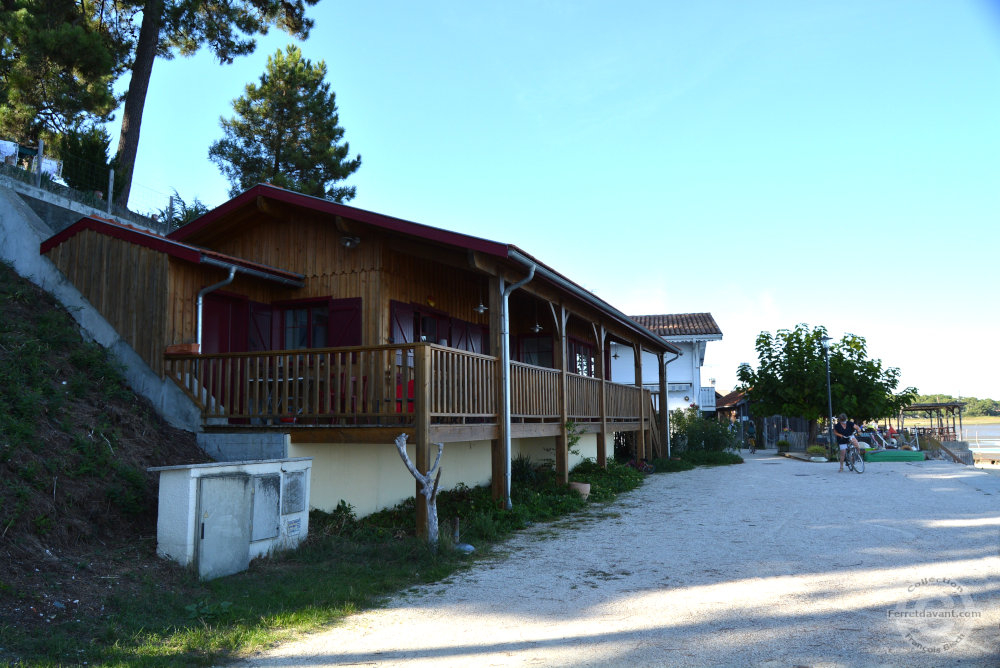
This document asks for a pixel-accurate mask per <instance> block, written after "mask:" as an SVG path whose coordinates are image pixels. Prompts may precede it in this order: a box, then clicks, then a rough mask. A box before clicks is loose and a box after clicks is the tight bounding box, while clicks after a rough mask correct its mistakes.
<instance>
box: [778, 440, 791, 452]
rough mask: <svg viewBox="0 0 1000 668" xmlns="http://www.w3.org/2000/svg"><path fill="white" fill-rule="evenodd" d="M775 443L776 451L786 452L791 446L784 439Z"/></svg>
mask: <svg viewBox="0 0 1000 668" xmlns="http://www.w3.org/2000/svg"><path fill="white" fill-rule="evenodd" d="M777 445H778V452H788V450H789V448H791V447H792V444H791V443H789V442H788V441H786V440H784V439H781V440H780V441H778V444H777Z"/></svg>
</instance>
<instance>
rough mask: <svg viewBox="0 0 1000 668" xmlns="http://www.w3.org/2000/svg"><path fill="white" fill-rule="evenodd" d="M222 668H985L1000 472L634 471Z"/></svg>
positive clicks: (997, 652) (891, 466)
mask: <svg viewBox="0 0 1000 668" xmlns="http://www.w3.org/2000/svg"><path fill="white" fill-rule="evenodd" d="M240 665H242V666H247V667H251V666H252V667H255V668H256V667H264V666H275V667H279V666H345V665H346V666H359V665H361V666H368V665H378V666H406V667H408V668H409V667H413V668H416V667H423V666H434V667H435V668H441V667H443V666H463V667H465V666H528V665H530V666H747V665H753V666H811V667H815V668H819V667H824V666H852V667H853V666H917V667H920V666H928V667H930V666H935V667H936V666H949V665H962V666H990V667H996V666H1000V475H998V474H996V473H989V472H985V471H982V470H977V469H973V468H971V467H964V466H960V465H957V464H950V463H946V462H939V461H928V462H900V463H871V464H869V465H868V468H867V470H866V471H865V473H864V474H862V475H857V474H854V473H849V472H846V473H838V472H837V464H836V463H832V464H827V463H822V464H821V463H810V462H802V461H797V460H793V459H788V458H785V457H778V456H775V455H774V453H773V452H763V453H761V452H758V453H757V454H756V455H754V456H749V457H747V461H746V463H745V464H743V465H740V466H727V467H721V468H699V469H696V470H694V471H689V472H685V473H674V474H662V475H652V476H649V477H648V478H647V480H646V481H645V484H644V485H643V486H642V487H641V488H640V489H638V490H635V491H633V492H630V493H628V494H625V495H622V496H621V497H619V499H618V500H617V501H616V502H614V503H612V504H608V505H596V504H595V505H594V506H592V507H591V510H590V511H589V512H588V513H587V515H586V516H585V517H584V518H582V519H581V518H580V517H579V516H578V517H574V518H571V519H564V520H561V521H558V522H556V523H552V524H544V525H536V526H535V527H532V528H531V529H529V530H527V531H524V532H522V533H520V534H518V535H517V536H516V537H514V538H513V539H511V540H510V541H508V542H507V543H506V544H505V545H504V546H503V548H502V549H501V550H500V551H499V552H498V553H497V554H496V555H495V556H493V557H490V558H489V559H488V560H485V561H483V562H480V563H478V564H476V565H475V566H474V567H472V568H471V569H470V570H468V571H465V572H462V573H459V574H456V575H455V576H453V577H452V578H451V579H449V580H448V581H446V582H442V583H438V584H434V585H428V586H424V587H419V588H415V589H413V590H410V591H408V592H406V593H404V594H402V595H400V596H398V597H396V598H393V599H391V600H389V601H388V602H387V603H386V605H385V607H383V608H379V609H376V610H371V611H368V612H364V613H362V614H358V615H355V616H352V617H350V618H349V619H347V620H346V621H344V622H343V623H341V624H340V625H338V626H334V627H331V628H329V629H326V630H323V631H320V632H316V633H313V634H310V635H308V636H304V637H302V638H301V639H299V640H297V641H295V642H291V643H288V644H284V645H281V646H279V647H277V648H274V649H272V650H270V651H268V652H265V653H262V654H258V655H255V656H253V657H251V658H249V659H248V660H246V661H244V662H242V663H241V664H240Z"/></svg>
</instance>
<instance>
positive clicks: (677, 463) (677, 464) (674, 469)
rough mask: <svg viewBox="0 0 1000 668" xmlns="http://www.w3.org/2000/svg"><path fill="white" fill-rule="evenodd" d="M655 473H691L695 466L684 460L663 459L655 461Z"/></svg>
mask: <svg viewBox="0 0 1000 668" xmlns="http://www.w3.org/2000/svg"><path fill="white" fill-rule="evenodd" d="M653 468H654V469H656V470H655V471H654V473H678V472H680V471H690V470H691V469H693V468H694V464H692V463H691V462H688V461H684V460H683V459H675V458H670V459H667V458H665V457H661V458H658V459H654V460H653Z"/></svg>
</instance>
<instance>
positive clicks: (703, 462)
mask: <svg viewBox="0 0 1000 668" xmlns="http://www.w3.org/2000/svg"><path fill="white" fill-rule="evenodd" d="M681 459H682V460H684V461H686V462H688V463H689V464H694V465H695V466H725V465H727V464H742V463H743V458H742V457H740V456H739V455H737V454H735V453H733V452H718V451H715V450H689V451H688V452H684V453H682V454H681Z"/></svg>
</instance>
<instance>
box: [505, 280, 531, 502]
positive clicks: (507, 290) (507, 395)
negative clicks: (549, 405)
mask: <svg viewBox="0 0 1000 668" xmlns="http://www.w3.org/2000/svg"><path fill="white" fill-rule="evenodd" d="M536 266H537V265H536V264H535V263H534V262H532V263H530V266H529V267H528V275H527V276H525V277H524V278H522V279H521V280H520V281H518V282H517V283H514V284H512V285H509V286H507V287H506V288H504V287H503V279H502V278H501V279H500V287H501V288H502V289H503V294H502V296H501V299H500V338H501V339H502V340H503V348H502V354H501V359H500V374H501V375H502V376H503V378H502V380H503V421H504V427H505V428H504V430H503V454H504V461H505V463H506V466H507V475H506V476H505V477H506V484H505V488H504V498H503V503H504V507H505V508H506V509H507V510H510V509H511V508H513V507H514V506H513V504H511V502H510V450H511V440H510V411H511V405H510V312H509V310H508V306H509V298H510V294H511V293H512V292H514V290H517V289H518V288H520V287H522V286H524V285H526V284H527V283H529V282H530V281H531V280H532V279H533V278H534V277H535V268H536Z"/></svg>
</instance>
